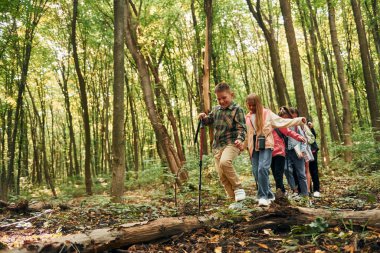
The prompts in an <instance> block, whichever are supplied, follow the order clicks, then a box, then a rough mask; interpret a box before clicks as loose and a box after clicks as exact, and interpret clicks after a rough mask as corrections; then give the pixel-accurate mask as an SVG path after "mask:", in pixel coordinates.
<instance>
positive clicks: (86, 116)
mask: <svg viewBox="0 0 380 253" xmlns="http://www.w3.org/2000/svg"><path fill="white" fill-rule="evenodd" d="M77 16H78V0H73V18H72V24H71V44H72V46H73V58H74V63H75V71H76V73H77V76H78V81H79V90H80V98H81V99H80V101H81V106H82V117H83V124H84V134H85V159H84V176H85V185H86V193H87V194H88V195H92V189H91V188H92V178H91V167H90V166H91V129H90V117H89V114H88V102H87V92H86V83H85V80H84V78H83V75H82V72H81V70H80V66H79V57H78V50H77V40H76V24H77Z"/></svg>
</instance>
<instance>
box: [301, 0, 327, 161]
mask: <svg viewBox="0 0 380 253" xmlns="http://www.w3.org/2000/svg"><path fill="white" fill-rule="evenodd" d="M296 2H297V6H298V10H299V12H300V17H301V24H302V31H303V35H304V38H305V46H306V58H307V63H308V66H309V68H308V69H309V76H310V83H311V88H312V90H313V97H314V102H315V109H316V111H317V117H318V122H319V128H320V135H319V136H320V138H321V141H320V143H321V153H322V164H323V166H324V167H326V166H328V165H329V163H330V155H329V151H328V147H327V140H326V134H325V124H324V122H323V113H322V100H321V92H320V89H318V87H317V85H316V83H315V79H316V76H315V71H314V67H315V66H314V65H313V60H314V59H312V55H311V52H310V51H311V50H310V46H309V40H308V36H307V31H306V30H307V29H308V28H307V27H306V14H305V11H304V9H303V8H302V6H301V4H300V1H299V0H296Z"/></svg>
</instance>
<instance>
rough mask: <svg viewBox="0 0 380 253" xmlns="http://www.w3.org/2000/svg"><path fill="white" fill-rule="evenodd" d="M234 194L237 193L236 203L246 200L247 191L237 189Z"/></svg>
mask: <svg viewBox="0 0 380 253" xmlns="http://www.w3.org/2000/svg"><path fill="white" fill-rule="evenodd" d="M234 193H235V201H236V202H238V201H241V200H244V199H245V191H244V190H243V189H236V190H235V191H234Z"/></svg>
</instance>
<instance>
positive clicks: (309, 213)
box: [244, 206, 380, 232]
mask: <svg viewBox="0 0 380 253" xmlns="http://www.w3.org/2000/svg"><path fill="white" fill-rule="evenodd" d="M317 217H322V218H324V219H325V220H326V221H327V223H328V224H329V225H330V226H335V225H339V224H342V222H350V223H352V224H353V225H358V226H366V227H367V228H370V229H374V230H380V210H379V209H373V210H366V211H341V210H329V209H314V208H305V207H290V206H286V207H281V206H276V207H274V208H273V207H272V208H269V209H268V212H267V213H265V215H262V216H258V217H257V218H255V219H254V220H253V221H251V222H249V224H248V225H247V226H246V227H245V228H244V230H247V231H258V230H262V229H265V228H271V229H273V230H274V231H275V232H276V231H278V232H283V231H287V230H289V229H290V227H291V226H295V225H305V224H310V223H311V222H313V221H315V219H316V218H317Z"/></svg>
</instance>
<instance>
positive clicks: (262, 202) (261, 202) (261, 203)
mask: <svg viewBox="0 0 380 253" xmlns="http://www.w3.org/2000/svg"><path fill="white" fill-rule="evenodd" d="M269 205H270V201H269V200H267V199H259V206H269Z"/></svg>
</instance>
